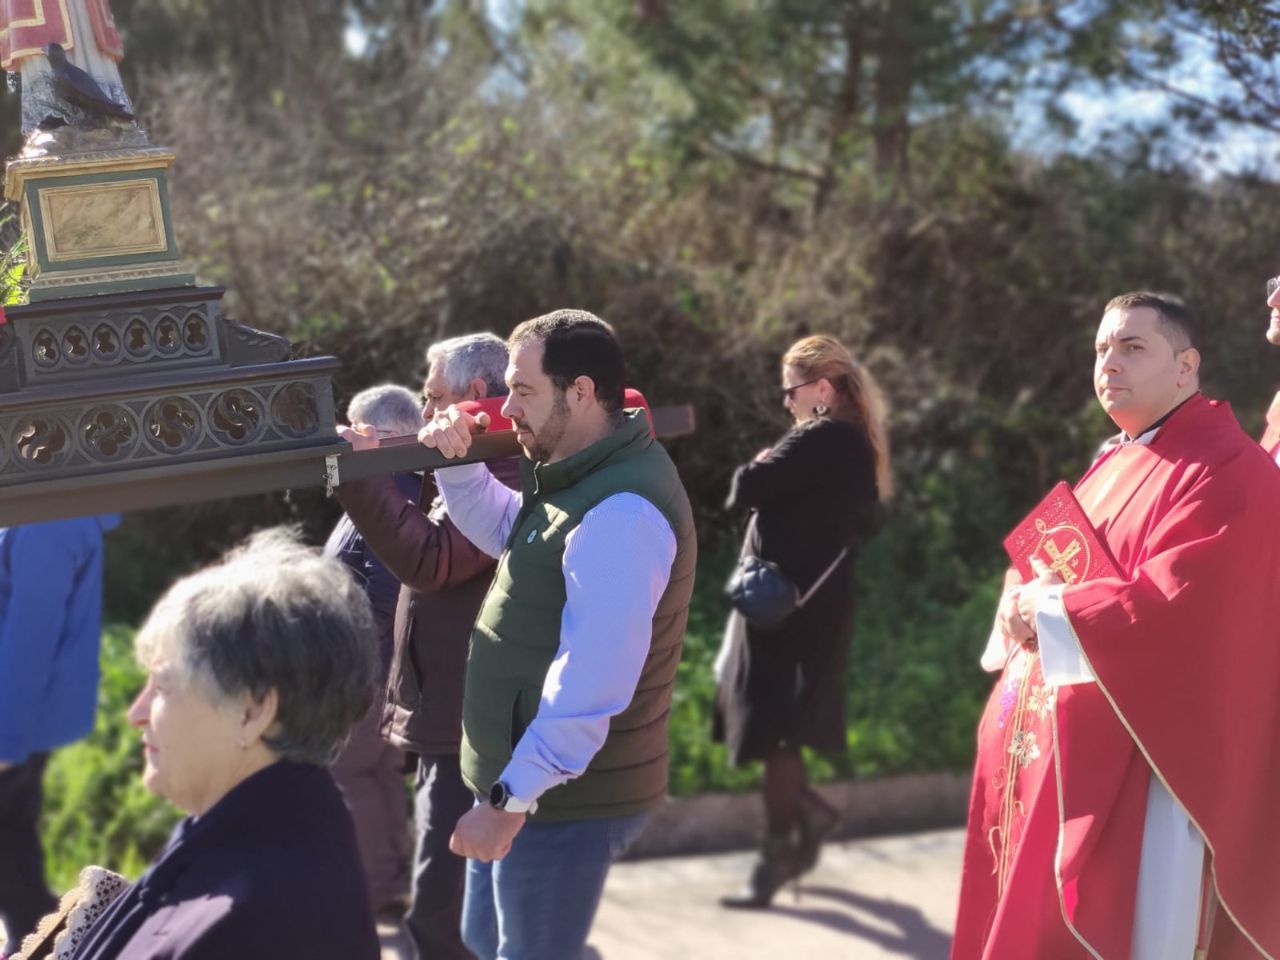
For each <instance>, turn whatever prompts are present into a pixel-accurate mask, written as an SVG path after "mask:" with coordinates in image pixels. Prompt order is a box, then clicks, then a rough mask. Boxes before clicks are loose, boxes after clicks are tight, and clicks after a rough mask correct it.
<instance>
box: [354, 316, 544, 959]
mask: <svg viewBox="0 0 1280 960" xmlns="http://www.w3.org/2000/svg"><path fill="white" fill-rule="evenodd" d="M426 359H427V365H428V369H427V377H426V381H425V383H424V384H423V388H422V392H423V400H424V401H425V406H424V407H423V409H422V416H423V417H424V418H426V419H429V418H430V417H432V416H433V415H434V414H435V412H436V411H437V410H443V409H445V408H447V407H449V406H450V405H451V404H455V403H462V402H464V401H468V400H483V399H484V398H486V397H493V396H501V395H505V394H506V392H507V388H506V385H505V383H504V381H503V375H504V373H505V371H506V366H507V345H506V344H505V343H504V342H503V341H502V340H501V339H499V338H498V337H496V336H494V335H493V334H491V333H480V334H472V335H469V336H462V337H454V338H451V339H448V340H442V341H440V342H438V343H435V344H432V345H431V347H430V348H429V349H428V350H427V355H426ZM348 412H349V414H350V419H351V422H352V424H353V426H352V427H350V428H340V429H339V433H340V435H342V436H343V437H344V438H346V439H347V440H349V441H350V442H351V443H352V445H353V446H354V447H356V449H366V448H368V447H372V446H376V445H377V442H378V440H379V438H380V437H381V436H385V435H386V434H384V433H382V431H381V430H380V429H379V428H378V427H377V426H376V425H375V424H373V423H372V421H369V420H365V421H364V422H361V421H360V419H359V418H358V417H357V416H356V414H357V413H358V412H359V411H348ZM416 427H417V423H415V424H414V428H415V429H413V430H409V431H407V432H409V433H414V432H416ZM491 466H492V469H493V472H494V474H495V475H496V476H498V477H499V479H501V480H502V481H503V482H504V483H506V484H507V485H508V486H512V487H514V486H516V485H517V484H518V476H519V467H518V463H517V460H516V458H514V457H513V458H510V459H509V460H506V461H500V462H498V463H496V464H493V465H491ZM337 496H338V500H339V502H340V503H341V504H342V506H343V508H344V509H345V510H346V511H347V516H348V517H350V518H351V520H352V522H353V523H354V525H355V528H356V529H357V530H358V531H359V532H360V533H361V534H362V535H363V537H364V540H365V543H366V544H367V545H368V546H369V547H370V548H372V550H373V552H374V553H375V554H376V555H377V557H378V558H379V559H380V560H381V561H382V562H383V563H385V564H386V566H387V568H388V569H389V570H390V571H391V572H392V573H393V574H394V575H395V576H396V577H397V578H398V579H399V580H400V582H401V583H402V584H404V588H403V589H402V590H401V592H400V598H399V603H398V604H397V606H396V618H395V652H394V656H393V660H392V664H391V674H390V678H389V680H388V683H387V701H386V707H385V708H384V711H383V715H382V729H381V732H382V736H383V737H385V738H386V739H387V740H388V741H389V742H390V743H392V744H394V745H395V746H397V747H399V748H401V749H403V750H406V751H410V752H412V753H416V754H417V755H418V757H419V760H418V769H417V777H416V781H415V825H416V829H417V834H418V836H417V853H416V856H415V860H416V863H415V867H414V877H413V889H412V899H411V903H410V907H409V913H408V916H407V917H406V918H405V924H406V926H407V927H408V930H409V935H410V938H411V939H412V940H413V943H414V946H415V948H416V950H417V952H418V956H419V957H421V958H430V960H437V958H438V960H471V953H470V952H469V951H468V950H467V949H466V947H465V946H464V945H463V943H462V937H461V934H460V925H461V913H462V892H463V884H464V878H465V871H466V861H465V860H464V859H463V858H462V857H459V856H457V855H456V854H454V853H452V852H451V851H450V850H449V837H450V836H451V835H452V833H453V828H454V824H456V823H457V821H458V819H459V818H460V817H461V816H462V815H463V814H464V813H466V812H467V811H468V810H469V809H471V806H472V804H473V803H474V802H475V797H474V796H473V795H472V793H471V791H470V790H469V789H468V788H467V786H466V785H465V784H464V783H463V782H462V775H461V772H460V770H459V764H458V753H459V750H460V747H461V742H462V685H463V674H464V672H465V670H466V662H467V647H468V642H469V639H470V635H471V627H472V624H473V623H474V622H475V618H476V614H477V613H478V612H479V610H480V603H481V601H482V600H483V599H484V595H485V592H486V591H487V590H488V588H489V582H490V580H491V579H492V576H493V570H494V559H493V558H492V557H491V556H489V555H488V554H486V553H484V552H482V551H481V550H480V549H478V548H477V547H475V546H474V545H473V544H472V543H471V542H470V541H469V540H467V539H466V537H464V536H463V535H462V534H461V533H460V532H459V530H458V528H457V527H456V526H455V525H454V522H453V519H452V518H451V517H450V516H449V513H448V511H447V510H446V508H445V505H444V501H443V500H441V499H440V498H439V496H438V495H437V492H436V489H435V482H434V479H433V478H432V477H431V476H430V475H428V476H427V477H426V478H424V480H423V482H422V490H421V493H420V495H419V497H418V499H417V504H422V505H424V506H423V508H419V506H418V505H417V504H415V502H414V500H413V498H412V497H409V496H406V495H405V493H404V492H403V490H401V489H400V488H399V487H398V486H397V485H396V482H395V480H393V479H392V478H390V477H374V478H370V479H367V480H359V481H355V482H350V483H344V484H342V485H341V486H340V487H338V489H337Z"/></svg>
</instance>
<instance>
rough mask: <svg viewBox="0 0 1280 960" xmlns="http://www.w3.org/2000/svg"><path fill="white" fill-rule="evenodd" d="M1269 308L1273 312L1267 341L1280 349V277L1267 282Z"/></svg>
mask: <svg viewBox="0 0 1280 960" xmlns="http://www.w3.org/2000/svg"><path fill="white" fill-rule="evenodd" d="M1267 308H1268V309H1269V310H1270V311H1271V326H1269V327H1268V328H1267V339H1268V340H1270V341H1271V342H1272V343H1274V344H1275V345H1276V346H1277V347H1280V277H1273V278H1272V279H1270V280H1268V281H1267Z"/></svg>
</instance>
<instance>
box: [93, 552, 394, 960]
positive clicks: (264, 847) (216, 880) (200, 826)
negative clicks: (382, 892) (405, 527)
mask: <svg viewBox="0 0 1280 960" xmlns="http://www.w3.org/2000/svg"><path fill="white" fill-rule="evenodd" d="M137 651H138V657H139V660H140V661H141V662H142V664H143V665H144V666H145V667H146V669H147V673H148V677H147V684H146V687H145V688H144V689H143V690H142V692H141V694H139V696H138V699H137V700H136V701H135V702H134V704H133V706H132V707H131V708H130V710H129V720H130V722H131V723H132V724H133V725H134V726H135V727H137V728H138V729H139V730H140V731H141V734H142V744H143V748H144V751H145V754H146V768H145V770H144V772H143V783H144V784H145V786H146V787H147V789H148V790H150V791H152V792H153V793H156V794H159V795H160V796H162V797H165V798H167V799H168V800H170V801H171V802H173V803H174V804H175V805H177V806H178V807H181V808H182V809H183V810H185V811H187V812H188V813H189V814H190V816H188V817H187V818H186V819H184V820H183V821H182V822H181V823H179V824H178V826H177V828H176V829H175V830H174V833H173V836H172V837H171V839H170V840H169V844H168V846H166V847H165V849H164V850H163V851H162V852H161V853H160V855H159V857H157V858H156V860H155V862H154V863H153V864H152V865H151V867H150V868H149V869H148V870H147V871H146V872H145V873H144V874H143V875H142V877H141V878H140V879H139V880H138V881H137V883H135V884H133V885H132V886H130V887H128V888H127V889H126V890H125V891H124V892H123V893H122V894H120V895H119V897H118V898H117V899H116V900H115V901H114V902H113V903H112V904H111V905H110V907H108V908H107V911H106V912H105V913H104V914H103V915H102V917H101V918H100V919H99V920H98V921H97V922H96V923H95V924H94V925H93V927H92V928H91V929H90V930H89V931H88V933H87V935H86V936H85V939H84V940H83V942H82V943H81V944H80V946H79V948H78V949H77V950H76V952H75V954H74V958H75V960H160V958H164V960H227V958H232V957H234V958H236V960H255V958H261V960H267V958H270V960H279V958H281V957H307V958H309V960H317V958H333V960H339V958H340V960H376V958H377V957H378V956H379V947H378V940H377V935H376V932H375V930H374V923H373V915H372V911H371V909H370V906H369V901H368V895H367V894H366V892H365V885H364V881H363V878H362V875H361V869H360V860H359V858H358V856H357V853H356V843H355V837H354V835H353V831H352V826H351V818H350V817H349V816H348V814H347V811H346V808H345V807H344V806H343V803H342V798H341V796H340V795H339V793H338V789H337V787H335V786H334V783H333V780H332V778H331V777H330V776H329V772H328V771H327V770H326V769H325V764H327V763H328V762H329V761H331V760H332V759H333V757H334V756H335V754H336V753H337V752H338V750H339V749H340V748H341V746H342V744H343V742H344V740H345V739H346V737H347V733H348V731H349V730H350V729H351V727H352V725H353V724H354V723H355V722H356V721H357V720H358V719H360V717H362V716H363V715H364V714H365V712H366V711H367V710H368V709H369V705H370V703H371V701H372V698H373V693H374V688H375V684H376V678H377V673H378V664H377V648H376V641H375V638H374V629H373V621H372V617H371V615H370V612H369V604H368V602H367V601H366V599H365V597H364V594H363V592H362V590H361V589H360V587H359V586H358V585H357V584H356V582H355V579H354V578H353V577H352V576H351V575H350V573H348V572H347V571H346V570H345V569H344V568H343V566H342V565H341V564H340V563H338V562H337V561H334V560H328V559H324V558H323V557H321V556H320V555H319V554H317V553H316V552H314V551H312V550H310V549H308V548H306V547H304V546H303V545H302V544H300V543H298V542H297V540H296V539H295V538H294V537H293V536H292V534H290V533H289V532H288V531H284V530H269V531H265V532H263V533H260V534H258V535H256V536H255V537H253V538H252V539H251V540H250V541H249V542H248V543H247V544H246V545H245V546H243V547H241V548H239V549H237V550H235V551H233V552H232V553H231V554H230V555H228V556H227V557H226V558H224V559H223V560H222V561H221V562H220V563H218V564H215V565H214V566H211V567H207V568H205V569H204V570H201V571H199V572H198V573H195V574H193V575H191V576H189V577H186V578H185V579H183V580H180V581H179V582H178V583H176V584H175V585H174V586H173V587H172V588H171V589H170V590H169V592H168V593H167V594H165V596H164V597H163V598H162V599H161V600H160V602H159V603H158V604H156V607H155V609H154V610H152V612H151V615H150V617H149V618H148V620H147V622H146V624H145V625H144V626H143V628H142V630H141V632H140V633H139V634H138V640H137Z"/></svg>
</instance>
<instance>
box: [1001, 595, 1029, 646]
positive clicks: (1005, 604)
mask: <svg viewBox="0 0 1280 960" xmlns="http://www.w3.org/2000/svg"><path fill="white" fill-rule="evenodd" d="M1027 586H1030V584H1027ZM1024 589H1026V588H1025V587H1023V586H1014V587H1010V588H1009V589H1008V590H1006V591H1005V592H1004V595H1003V596H1002V597H1001V598H1000V606H998V607H997V608H996V624H997V625H998V626H999V627H1000V630H1001V632H1002V633H1003V634H1004V635H1005V637H1007V638H1008V639H1009V640H1010V641H1011V642H1013V643H1027V642H1028V641H1030V640H1034V639H1035V635H1036V630H1035V626H1034V624H1035V620H1034V619H1032V620H1031V621H1030V622H1028V621H1027V620H1025V619H1023V616H1022V612H1021V610H1020V609H1019V599H1020V597H1021V594H1022V591H1023V590H1024Z"/></svg>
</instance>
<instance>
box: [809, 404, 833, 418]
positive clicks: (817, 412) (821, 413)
mask: <svg viewBox="0 0 1280 960" xmlns="http://www.w3.org/2000/svg"><path fill="white" fill-rule="evenodd" d="M830 412H831V411H830V410H828V409H827V405H826V404H825V403H820V404H818V405H817V406H816V407H814V408H813V415H814V416H815V417H825V416H826V415H827V414H828V413H830Z"/></svg>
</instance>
